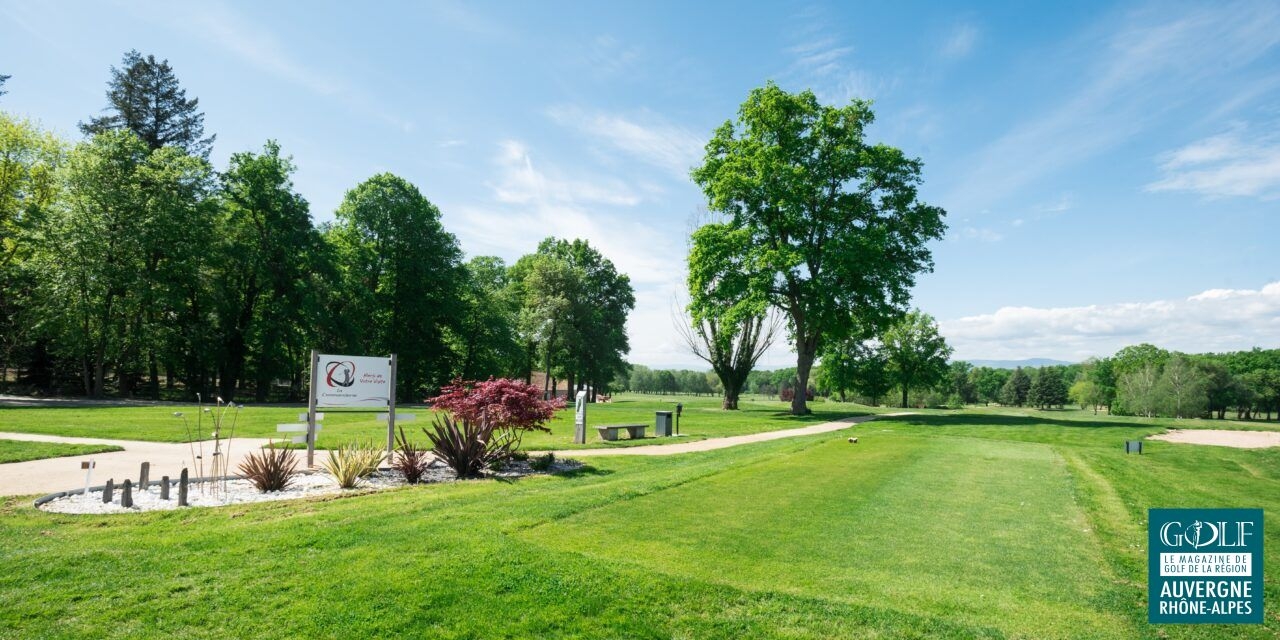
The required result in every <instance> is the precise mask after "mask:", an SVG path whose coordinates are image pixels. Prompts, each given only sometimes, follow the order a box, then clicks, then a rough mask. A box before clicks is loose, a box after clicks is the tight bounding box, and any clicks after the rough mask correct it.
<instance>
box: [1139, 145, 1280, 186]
mask: <svg viewBox="0 0 1280 640" xmlns="http://www.w3.org/2000/svg"><path fill="white" fill-rule="evenodd" d="M1160 170H1161V173H1162V174H1163V176H1164V177H1162V178H1161V179H1160V180H1157V181H1155V182H1152V183H1151V184H1148V185H1147V187H1146V189H1147V191H1187V192H1191V193H1198V194H1200V195H1202V196H1206V197H1210V198H1216V197H1226V196H1257V197H1262V198H1266V199H1272V198H1276V197H1278V196H1280V135H1267V136H1261V137H1256V136H1247V134H1246V132H1245V131H1243V130H1236V131H1230V132H1227V133H1223V134H1219V135H1216V136H1210V137H1208V138H1204V139H1203V140H1198V141H1196V142H1193V143H1191V144H1189V145H1187V146H1185V147H1182V148H1181V149H1177V150H1175V151H1173V152H1171V153H1168V154H1166V155H1165V156H1164V161H1163V162H1162V163H1161V165H1160Z"/></svg>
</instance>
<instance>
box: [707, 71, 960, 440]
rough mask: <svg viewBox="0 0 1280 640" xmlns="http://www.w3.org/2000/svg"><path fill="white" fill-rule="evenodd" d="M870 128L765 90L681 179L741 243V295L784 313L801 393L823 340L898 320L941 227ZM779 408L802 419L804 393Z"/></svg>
mask: <svg viewBox="0 0 1280 640" xmlns="http://www.w3.org/2000/svg"><path fill="white" fill-rule="evenodd" d="M872 120H873V115H872V112H871V105H870V103H869V102H866V101H862V100H854V101H852V102H850V103H849V104H848V105H847V106H844V107H830V106H824V105H821V104H819V103H818V99H817V97H816V96H814V94H813V93H812V92H811V91H804V92H801V93H796V94H791V93H787V92H786V91H783V90H782V89H781V88H779V87H778V86H776V85H774V84H772V83H770V84H768V85H766V86H765V87H763V88H760V89H756V90H754V91H752V92H751V94H750V96H748V98H747V100H746V102H744V103H743V104H742V107H741V108H740V110H739V112H738V120H737V123H736V124H735V123H734V122H725V123H724V125H722V126H721V127H720V128H719V129H717V130H716V132H715V134H714V135H713V137H712V139H711V141H710V142H708V143H707V147H706V157H705V159H704V161H703V163H702V165H701V166H699V167H697V168H696V169H694V170H693V173H692V177H693V179H694V181H695V182H696V183H697V184H698V185H699V186H700V187H701V188H702V190H703V193H704V194H705V195H706V197H707V200H708V206H709V207H710V209H711V210H713V211H715V212H718V213H721V214H723V215H724V216H725V217H726V218H727V221H726V222H725V224H724V225H723V227H722V231H721V232H723V233H733V232H738V231H741V232H744V234H745V235H746V238H745V240H744V241H743V245H744V251H745V253H744V254H743V259H742V264H743V267H744V268H745V269H746V270H747V271H746V277H747V280H748V281H749V282H750V283H751V286H752V288H753V289H755V290H756V292H757V293H759V294H760V295H762V296H763V297H764V298H765V299H766V300H768V302H769V303H770V304H771V305H773V306H775V307H777V308H779V309H781V310H782V311H783V312H784V313H785V314H786V317H787V320H788V329H789V331H790V334H791V339H792V342H793V344H794V346H795V350H796V354H797V358H796V373H797V377H798V382H799V387H800V388H801V389H803V388H805V387H806V386H807V384H808V379H809V373H810V369H811V367H812V366H813V363H814V359H815V358H816V357H817V354H818V353H819V352H820V351H821V349H822V347H823V346H824V344H825V343H826V341H829V340H835V341H838V340H841V339H843V338H845V337H848V336H849V335H851V334H853V333H854V332H855V331H857V330H866V331H868V332H873V331H875V330H879V329H882V328H883V327H885V326H887V324H888V323H889V322H890V321H891V320H892V319H894V318H896V317H897V316H899V315H900V314H901V312H902V311H903V310H904V308H905V307H906V304H907V301H908V300H909V296H910V289H911V286H912V285H913V284H914V283H915V276H916V274H917V273H920V272H921V271H928V270H930V269H932V267H933V259H932V255H931V253H930V251H929V248H928V246H927V243H928V242H929V241H930V240H934V239H938V238H941V237H942V234H943V232H944V230H945V228H946V227H945V225H944V224H943V222H942V218H943V216H944V215H945V212H944V211H943V210H942V209H941V208H938V207H934V206H930V205H927V204H925V203H923V202H921V201H920V200H919V198H918V197H917V189H918V187H919V185H920V182H921V177H920V176H921V168H922V164H921V162H920V161H919V160H918V159H913V158H909V157H907V156H906V154H904V153H903V152H902V151H901V150H899V149H896V148H893V147H890V146H887V145H884V144H869V143H868V142H867V141H866V139H865V131H866V128H867V127H868V126H869V125H870V124H871V122H872ZM863 337H868V336H863ZM791 411H792V413H794V414H805V413H808V408H807V407H806V405H805V394H804V393H797V394H796V395H795V398H794V399H793V401H792V405H791Z"/></svg>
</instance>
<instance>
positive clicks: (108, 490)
mask: <svg viewBox="0 0 1280 640" xmlns="http://www.w3.org/2000/svg"><path fill="white" fill-rule="evenodd" d="M115 492H116V481H115V479H114V478H107V486H105V487H103V488H102V504H111V498H112V495H113V494H115Z"/></svg>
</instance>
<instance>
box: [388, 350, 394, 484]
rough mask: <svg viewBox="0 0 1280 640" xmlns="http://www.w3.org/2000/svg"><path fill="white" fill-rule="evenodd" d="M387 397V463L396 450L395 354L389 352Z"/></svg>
mask: <svg viewBox="0 0 1280 640" xmlns="http://www.w3.org/2000/svg"><path fill="white" fill-rule="evenodd" d="M387 395H388V399H387V464H391V456H392V455H393V454H394V453H395V450H396V354H394V353H393V354H391V389H390V390H389V393H388V394H387Z"/></svg>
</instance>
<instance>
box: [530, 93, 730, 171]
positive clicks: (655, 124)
mask: <svg viewBox="0 0 1280 640" xmlns="http://www.w3.org/2000/svg"><path fill="white" fill-rule="evenodd" d="M547 115H548V116H550V117H551V119H552V120H554V121H555V122H556V123H558V124H561V125H563V126H566V127H570V128H573V129H576V130H578V131H580V132H582V133H583V134H586V135H588V136H590V137H592V138H594V139H597V140H600V141H601V142H604V143H606V144H608V145H609V146H611V147H613V148H615V149H617V150H619V151H622V152H623V153H626V154H627V155H630V156H632V157H633V158H636V159H638V160H640V161H642V162H645V163H648V164H650V165H653V166H655V167H658V168H660V169H664V170H666V171H668V172H669V173H671V174H672V175H673V176H674V177H675V178H677V179H679V180H681V181H684V180H688V178H689V170H690V169H691V168H693V166H694V165H696V164H697V163H698V161H699V159H701V157H702V153H703V147H704V146H705V145H706V140H705V139H704V138H703V137H702V136H700V135H698V134H697V133H694V132H693V131H690V130H689V129H685V128H683V127H678V126H675V125H672V124H670V123H667V122H664V121H662V120H661V119H659V118H656V117H654V116H646V117H645V118H644V119H643V121H642V120H640V119H636V118H629V117H625V116H621V115H616V114H606V113H599V112H595V113H591V112H587V111H584V110H583V109H580V108H578V107H572V106H559V107H552V108H551V109H548V110H547Z"/></svg>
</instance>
